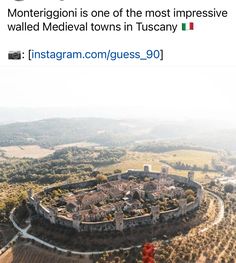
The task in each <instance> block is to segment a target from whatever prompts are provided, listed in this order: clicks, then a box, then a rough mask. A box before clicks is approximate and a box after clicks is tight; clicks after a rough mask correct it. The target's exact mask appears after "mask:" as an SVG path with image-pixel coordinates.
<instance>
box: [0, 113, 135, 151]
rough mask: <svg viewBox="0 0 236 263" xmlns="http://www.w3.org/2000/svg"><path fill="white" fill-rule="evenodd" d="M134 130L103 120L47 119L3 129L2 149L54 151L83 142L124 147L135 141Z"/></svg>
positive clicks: (0, 128)
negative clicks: (28, 147) (24, 147)
mask: <svg viewBox="0 0 236 263" xmlns="http://www.w3.org/2000/svg"><path fill="white" fill-rule="evenodd" d="M132 129H133V128H132V127H127V126H125V125H124V123H123V122H121V121H118V120H112V119H102V118H78V119H77V118H75V119H62V118H56V119H46V120H41V121H34V122H19V123H13V124H7V125H1V126H0V146H13V145H31V144H37V145H40V146H42V147H51V146H55V145H60V144H68V143H74V142H80V141H92V142H96V143H101V144H103V145H107V144H109V145H117V144H118V145H122V144H123V141H124V143H127V142H129V141H131V140H133V139H134V138H133V136H132Z"/></svg>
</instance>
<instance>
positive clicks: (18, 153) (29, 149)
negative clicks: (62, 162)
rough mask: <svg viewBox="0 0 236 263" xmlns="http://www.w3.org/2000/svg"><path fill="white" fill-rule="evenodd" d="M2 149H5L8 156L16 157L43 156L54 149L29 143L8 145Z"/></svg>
mask: <svg viewBox="0 0 236 263" xmlns="http://www.w3.org/2000/svg"><path fill="white" fill-rule="evenodd" d="M0 150H3V151H4V155H5V156H6V157H10V158H12V157H15V158H35V159H37V158H42V157H45V156H47V155H49V154H51V153H53V152H54V151H53V150H50V149H45V148H41V147H40V146H38V145H27V146H8V147H1V148H0Z"/></svg>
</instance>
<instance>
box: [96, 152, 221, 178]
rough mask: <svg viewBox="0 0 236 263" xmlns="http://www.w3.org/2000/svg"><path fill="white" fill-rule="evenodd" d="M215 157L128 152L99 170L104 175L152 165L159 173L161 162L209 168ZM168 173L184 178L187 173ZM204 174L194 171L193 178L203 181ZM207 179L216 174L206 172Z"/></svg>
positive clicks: (192, 153)
mask: <svg viewBox="0 0 236 263" xmlns="http://www.w3.org/2000/svg"><path fill="white" fill-rule="evenodd" d="M215 157H216V153H212V152H204V151H193V150H179V151H173V152H168V153H160V154H159V153H148V152H145V153H141V152H131V151H129V152H128V153H127V155H126V156H124V157H123V158H122V159H121V162H120V163H118V164H113V165H109V166H106V167H102V168H100V169H99V170H100V171H102V172H104V173H107V172H109V173H112V172H113V171H114V170H115V169H120V170H121V171H126V170H128V169H143V165H144V164H150V165H152V170H154V171H160V169H161V166H163V165H164V164H163V163H162V162H161V160H165V161H168V162H178V161H181V162H182V163H185V164H189V165H197V166H199V167H203V166H204V164H208V165H209V167H211V160H212V158H215ZM170 173H175V174H179V175H183V176H186V175H187V171H184V170H175V169H173V168H171V167H170ZM205 175H206V172H201V171H196V172H195V177H196V179H197V180H199V181H203V180H204V179H205ZM207 175H208V177H210V178H214V177H216V176H218V175H219V174H218V173H215V172H208V173H207Z"/></svg>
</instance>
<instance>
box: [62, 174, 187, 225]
mask: <svg viewBox="0 0 236 263" xmlns="http://www.w3.org/2000/svg"><path fill="white" fill-rule="evenodd" d="M183 196H184V190H183V188H181V187H177V186H175V184H174V180H173V179H171V178H167V177H160V178H158V179H152V180H147V181H145V180H140V179H135V180H128V179H121V178H119V179H118V180H116V181H109V182H107V183H103V184H98V185H97V187H96V190H91V191H85V190H81V191H80V192H79V193H77V194H73V193H70V194H69V195H68V196H65V197H64V198H63V201H64V203H65V208H66V211H67V212H68V213H71V214H74V213H76V214H79V215H80V217H81V219H82V221H84V222H96V221H104V220H109V219H110V220H112V219H113V218H114V214H115V213H116V212H118V211H122V212H123V213H125V214H126V215H128V216H130V217H131V216H137V215H143V214H145V213H147V204H149V206H150V207H151V204H152V203H153V202H155V201H156V200H158V199H160V198H163V197H170V198H174V197H178V198H180V197H183ZM144 208H146V209H144ZM149 212H150V211H149Z"/></svg>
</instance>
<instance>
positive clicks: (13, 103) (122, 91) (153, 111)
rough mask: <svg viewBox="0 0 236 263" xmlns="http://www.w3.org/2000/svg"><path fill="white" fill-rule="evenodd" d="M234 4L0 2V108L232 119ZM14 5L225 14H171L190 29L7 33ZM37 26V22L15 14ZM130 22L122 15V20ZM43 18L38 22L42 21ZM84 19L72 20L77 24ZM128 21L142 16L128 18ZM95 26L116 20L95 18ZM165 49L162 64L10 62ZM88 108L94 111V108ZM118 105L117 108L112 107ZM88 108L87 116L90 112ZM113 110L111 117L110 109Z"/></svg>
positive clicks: (184, 1)
mask: <svg viewBox="0 0 236 263" xmlns="http://www.w3.org/2000/svg"><path fill="white" fill-rule="evenodd" d="M234 6H235V1H232V0H231V1H222V0H220V1H219V0H214V1H213V0H208V1H202V0H200V1H189V0H188V1H187V0H180V1H170V0H169V1H129V2H127V1H123V0H122V1H117V2H113V1H75V0H74V1H72V0H64V1H63V2H61V1H59V0H51V1H50V2H49V1H45V0H44V1H42V0H24V1H23V2H16V1H14V0H2V1H1V2H0V19H1V28H0V30H1V31H0V34H1V35H0V39H1V50H0V107H1V106H2V107H71V106H72V107H78V108H79V107H82V106H86V107H88V108H90V113H89V114H90V115H93V116H96V110H97V109H99V108H105V109H107V111H109V112H110V113H112V112H113V111H114V116H118V117H129V116H132V117H133V116H134V117H140V116H141V117H145V116H148V117H158V118H172V119H177V118H182V117H186V118H209V119H232V118H233V116H234V114H235V113H236V106H235V95H236V91H235V88H236V85H235V84H236V81H235V79H236V78H235V75H236V74H235V73H236V62H235V61H236V52H235V47H236V37H235V32H236V10H235V7H234ZM16 7H17V8H19V9H28V8H33V9H42V8H44V7H46V8H48V9H59V8H60V7H61V8H66V9H70V8H71V9H73V8H75V7H77V8H78V9H79V8H80V7H82V8H84V9H89V10H91V9H108V10H114V9H120V8H121V7H122V8H124V9H126V8H130V7H132V8H134V9H141V10H144V9H152V8H153V9H167V8H174V7H175V8H178V9H190V10H193V9H200V10H205V9H213V8H214V7H215V8H217V9H222V10H227V11H228V13H229V15H228V18H224V19H222V18H215V19H214V18H213V19H209V18H208V19H207V18H198V19H195V18H194V19H189V20H188V21H186V20H185V19H170V18H163V19H160V18H157V19H153V20H152V22H153V23H159V24H160V23H178V24H179V26H180V25H181V23H182V22H194V23H195V30H194V31H191V32H182V31H180V30H178V31H177V33H175V34H173V33H170V32H162V33H161V32H99V33H98V32H41V33H39V32H15V33H13V32H8V31H7V26H6V24H7V23H13V22H14V21H15V22H16V21H17V20H16V19H12V18H11V19H9V18H7V9H8V8H16ZM22 20H23V21H26V22H29V21H30V22H32V23H36V22H38V19H37V18H36V19H19V21H22ZM124 20H126V21H127V19H124ZM40 21H42V19H41V20H40ZM81 21H83V22H84V21H85V20H80V21H78V19H76V20H71V23H80V22H81ZM130 21H132V22H135V21H140V19H139V18H136V19H135V18H133V19H131V20H130ZM96 22H97V23H111V22H114V23H115V22H117V23H118V22H120V20H119V21H118V20H108V19H107V18H106V19H104V18H103V19H96ZM160 48H162V49H164V51H165V60H164V61H163V62H155V61H153V62H147V61H143V62H140V61H116V62H102V61H86V62H85V61H76V62H75V61H73V62H68V61H60V62H55V61H54V62H52V61H46V62H45V61H40V62H29V61H27V60H21V61H8V59H7V54H8V51H9V50H23V51H27V50H28V49H34V50H55V51H57V50H60V51H61V50H68V51H70V50H73V51H74V50H81V49H82V50H88V51H90V50H94V51H97V50H107V49H112V50H116V51H142V50H143V51H144V50H146V49H160ZM91 109H93V110H91ZM115 109H116V110H115ZM91 112H92V113H91ZM111 115H112V114H111Z"/></svg>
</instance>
